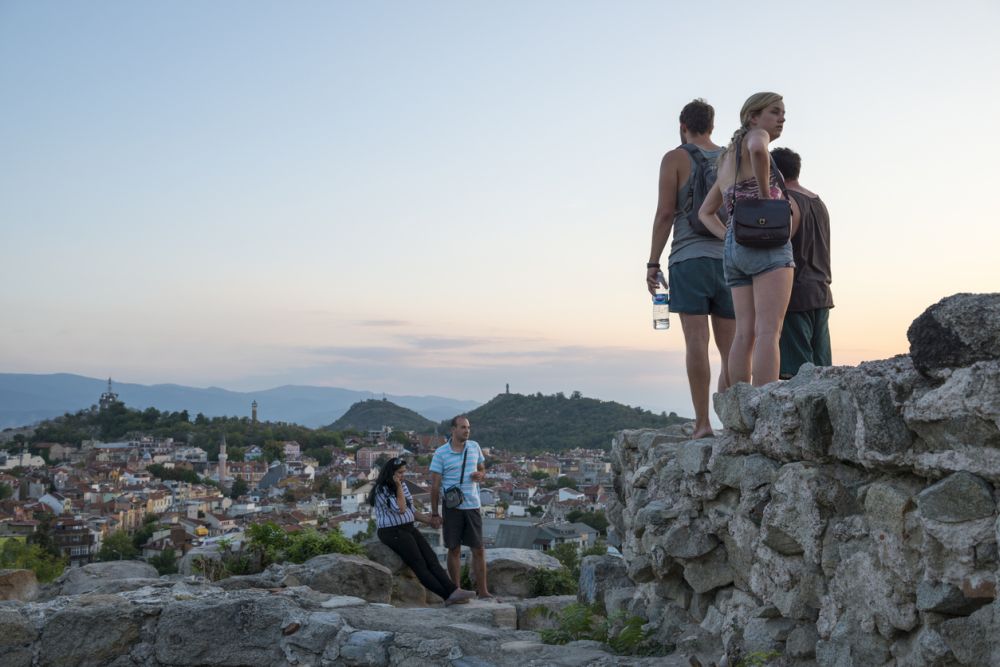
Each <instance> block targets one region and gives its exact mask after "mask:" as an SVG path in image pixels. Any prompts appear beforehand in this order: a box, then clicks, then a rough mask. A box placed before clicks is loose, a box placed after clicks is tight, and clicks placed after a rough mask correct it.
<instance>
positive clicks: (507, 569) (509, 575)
mask: <svg viewBox="0 0 1000 667" xmlns="http://www.w3.org/2000/svg"><path fill="white" fill-rule="evenodd" d="M560 567H561V563H560V562H559V561H558V560H556V559H555V558H553V557H552V556H549V555H548V554H544V553H542V552H541V551H533V550H529V549H487V550H486V581H487V583H488V584H489V588H490V592H491V593H493V594H494V595H504V596H506V595H513V596H516V597H521V598H527V597H531V576H532V575H533V574H534V573H535V572H537V571H538V570H558V569H559V568H560ZM469 577H470V578H471V579H472V580H473V582H475V572H474V569H473V568H469Z"/></svg>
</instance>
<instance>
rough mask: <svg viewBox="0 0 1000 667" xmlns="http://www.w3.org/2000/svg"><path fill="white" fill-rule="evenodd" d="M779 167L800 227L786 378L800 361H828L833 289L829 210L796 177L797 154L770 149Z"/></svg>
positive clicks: (785, 330) (784, 342)
mask: <svg viewBox="0 0 1000 667" xmlns="http://www.w3.org/2000/svg"><path fill="white" fill-rule="evenodd" d="M771 155H773V156H774V162H775V164H777V165H778V170H779V171H780V172H781V175H782V176H783V177H784V178H785V186H786V187H787V188H788V196H789V197H790V198H791V199H792V201H793V202H794V204H795V205H796V206H797V207H798V209H799V220H800V222H799V230H798V232H797V233H796V234H795V236H793V237H792V253H793V255H794V257H795V280H794V282H793V283H792V298H791V299H790V300H789V302H788V310H787V311H786V312H785V323H784V325H783V326H782V328H781V342H780V346H781V371H780V377H781V378H783V379H787V378H790V377H792V376H794V375H795V374H796V373H798V372H799V368H800V367H801V366H802V364H804V363H806V362H808V363H811V364H813V365H816V366H830V365H832V364H833V355H832V352H831V349H830V309H831V308H833V294H832V293H831V292H830V283H831V282H832V281H833V272H832V271H831V270H830V214H829V212H828V211H827V210H826V205H825V204H824V203H823V200H822V199H820V198H819V195H817V194H816V193H814V192H811V191H809V190H807V189H806V188H804V187H803V186H802V184H801V183H799V172H800V171H801V169H802V158H801V157H799V154H798V153H796V152H795V151H793V150H791V149H788V148H775V149H774V150H773V151H771Z"/></svg>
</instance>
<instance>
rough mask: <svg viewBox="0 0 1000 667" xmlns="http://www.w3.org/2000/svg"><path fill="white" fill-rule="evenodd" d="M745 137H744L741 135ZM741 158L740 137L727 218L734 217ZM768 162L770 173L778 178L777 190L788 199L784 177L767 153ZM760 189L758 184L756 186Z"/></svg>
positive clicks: (741, 146)
mask: <svg viewBox="0 0 1000 667" xmlns="http://www.w3.org/2000/svg"><path fill="white" fill-rule="evenodd" d="M743 136H746V135H743ZM742 157H743V137H740V143H738V144H736V170H735V171H734V172H733V200H732V201H731V202H729V217H732V216H734V215H736V183H738V181H737V179H738V178H739V177H740V159H741V158H742ZM767 157H768V161H769V162H770V163H771V173H773V174H774V175H775V176H776V177H777V178H778V188H779V189H780V190H781V194H782V195H783V196H784V197H785V199H786V200H787V199H788V190H787V189H786V188H785V177H784V176H782V175H781V170H780V169H778V163H776V162H775V161H774V156H773V155H771V154H770V153H768V156H767ZM757 187H760V184H759V183H758V184H757ZM767 187H768V188H769V189H770V187H771V184H770V183H768V184H767Z"/></svg>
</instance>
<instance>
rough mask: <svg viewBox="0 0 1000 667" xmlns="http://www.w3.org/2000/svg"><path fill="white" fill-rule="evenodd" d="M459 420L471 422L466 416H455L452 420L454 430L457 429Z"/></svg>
mask: <svg viewBox="0 0 1000 667" xmlns="http://www.w3.org/2000/svg"><path fill="white" fill-rule="evenodd" d="M459 419H464V420H465V421H469V418H468V417H467V416H465V415H455V416H454V417H452V418H451V427H452V428H455V427H456V426H458V420H459Z"/></svg>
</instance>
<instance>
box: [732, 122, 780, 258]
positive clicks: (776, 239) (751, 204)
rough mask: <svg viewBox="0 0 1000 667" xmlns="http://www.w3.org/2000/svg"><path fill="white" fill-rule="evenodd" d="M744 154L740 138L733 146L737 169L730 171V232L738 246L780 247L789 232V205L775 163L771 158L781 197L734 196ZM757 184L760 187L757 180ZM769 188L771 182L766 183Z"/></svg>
mask: <svg viewBox="0 0 1000 667" xmlns="http://www.w3.org/2000/svg"><path fill="white" fill-rule="evenodd" d="M742 156H743V140H742V139H741V140H740V143H739V145H737V146H736V171H735V173H734V174H733V201H732V203H731V204H730V205H729V215H730V216H731V217H732V220H733V223H732V224H733V236H734V238H735V239H736V242H737V243H739V244H740V245H741V246H746V247H748V248H779V247H781V246H783V245H785V243H787V242H788V239H789V238H790V237H791V233H792V207H791V205H789V203H788V190H786V189H785V179H784V178H782V176H781V172H780V171H778V166H777V165H776V164H775V163H774V158H771V169H772V171H774V173H775V175H777V177H778V187H780V188H781V193H782V194H783V195H784V196H785V198H784V199H744V200H743V201H741V202H738V203H739V205H738V206H737V198H736V182H737V181H736V179H737V178H738V177H739V173H740V158H741V157H742ZM757 187H758V188H759V187H760V184H759V183H758V185H757ZM767 187H768V188H770V187H771V184H770V183H768V184H767Z"/></svg>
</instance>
